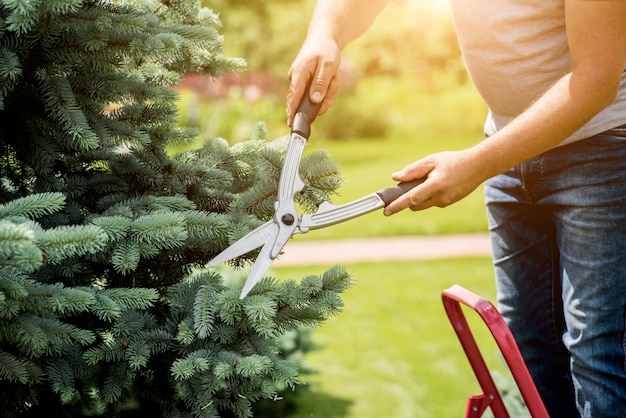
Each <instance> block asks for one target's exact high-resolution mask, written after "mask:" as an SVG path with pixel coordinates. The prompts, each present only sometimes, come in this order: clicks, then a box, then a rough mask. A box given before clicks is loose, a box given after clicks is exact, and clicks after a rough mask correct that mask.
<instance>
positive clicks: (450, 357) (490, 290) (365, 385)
mask: <svg viewBox="0 0 626 418" xmlns="http://www.w3.org/2000/svg"><path fill="white" fill-rule="evenodd" d="M326 267H328V266H304V267H280V268H275V269H274V271H273V272H274V273H275V274H276V275H277V277H279V278H294V279H296V280H298V279H299V278H300V277H303V276H305V275H308V274H322V273H323V272H324V271H325V270H326ZM347 267H348V269H349V270H350V271H352V272H353V274H354V278H355V285H354V287H353V288H351V289H350V290H348V292H347V293H346V294H345V296H344V301H345V308H344V311H343V312H342V313H341V314H339V316H337V317H335V318H331V319H329V320H328V321H327V322H325V323H324V324H323V325H322V326H321V327H319V328H318V329H316V330H315V332H314V333H313V340H314V342H315V343H316V344H317V345H319V349H318V350H315V351H312V352H310V353H309V354H308V355H307V356H306V362H307V363H308V365H309V366H310V368H311V369H313V370H314V372H315V373H314V374H312V375H305V376H304V378H303V381H304V382H306V384H307V385H308V390H307V391H306V392H304V395H302V396H300V397H298V398H297V399H298V401H297V402H298V403H297V406H298V409H297V411H296V413H294V414H292V415H290V416H289V418H306V417H323V418H357V417H358V418H380V417H390V418H401V417H406V418H416V417H437V418H445V417H459V416H462V415H463V413H464V411H465V405H466V400H467V397H468V396H469V395H474V394H478V393H480V390H479V389H478V385H477V384H476V381H475V378H474V375H473V374H472V372H471V369H470V365H469V362H468V361H467V360H466V358H465V355H464V353H463V351H462V348H461V345H460V343H459V342H458V340H457V338H456V335H455V334H454V331H453V329H452V327H451V325H450V323H449V322H448V319H447V316H446V314H445V310H444V309H443V305H442V303H441V291H442V290H444V289H446V288H448V287H449V286H451V285H453V284H460V285H462V286H463V287H466V288H467V289H470V290H472V291H474V292H475V293H478V294H479V295H481V296H483V297H485V298H488V299H489V300H492V301H493V296H494V286H493V280H492V266H491V261H490V259H489V258H483V257H478V258H462V259H454V260H433V261H403V262H384V263H358V264H354V265H349V266H347ZM466 315H467V316H468V319H469V320H470V323H471V324H472V327H473V329H475V330H476V336H477V338H478V340H479V341H480V344H483V352H484V353H485V354H486V356H487V358H488V362H489V364H490V368H492V369H501V367H502V364H501V363H500V362H499V361H498V360H497V356H496V352H497V348H496V346H495V343H493V342H492V340H491V337H490V336H489V333H488V330H487V328H486V327H485V326H484V324H482V323H480V320H479V319H478V317H477V316H476V314H475V313H474V312H472V311H468V312H467V313H466Z"/></svg>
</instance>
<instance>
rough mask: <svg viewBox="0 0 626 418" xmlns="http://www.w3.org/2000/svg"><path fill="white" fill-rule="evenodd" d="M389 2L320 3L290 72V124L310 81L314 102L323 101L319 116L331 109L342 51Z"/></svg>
mask: <svg viewBox="0 0 626 418" xmlns="http://www.w3.org/2000/svg"><path fill="white" fill-rule="evenodd" d="M387 3H388V0H367V1H364V0H318V2H317V4H316V6H315V10H314V12H313V16H312V18H311V22H310V24H309V30H308V34H307V37H306V39H305V41H304V44H303V45H302V48H301V49H300V53H299V54H298V56H297V57H296V59H295V60H294V62H293V64H292V66H291V68H290V70H289V81H290V84H289V93H288V96H287V110H286V113H287V122H288V124H289V125H291V122H292V120H293V115H294V113H295V111H296V108H297V107H298V104H299V103H300V100H301V99H302V96H303V95H304V94H305V91H304V90H305V88H306V85H307V84H308V83H309V82H310V84H311V89H310V91H309V95H310V97H311V100H312V101H313V102H315V103H319V102H322V101H323V103H322V107H321V109H320V113H324V111H326V109H328V107H329V106H330V105H331V103H332V97H333V96H334V95H335V93H336V92H337V88H338V80H337V72H338V70H339V63H340V61H341V57H340V54H341V51H342V50H343V49H344V48H345V47H346V45H348V43H350V42H351V41H352V40H354V39H356V38H358V37H359V36H361V35H362V34H363V33H364V32H365V31H366V30H367V29H368V28H369V27H370V26H371V24H372V22H373V21H374V19H375V18H376V16H378V14H379V13H380V12H381V11H382V10H383V9H384V7H385V5H386V4H387Z"/></svg>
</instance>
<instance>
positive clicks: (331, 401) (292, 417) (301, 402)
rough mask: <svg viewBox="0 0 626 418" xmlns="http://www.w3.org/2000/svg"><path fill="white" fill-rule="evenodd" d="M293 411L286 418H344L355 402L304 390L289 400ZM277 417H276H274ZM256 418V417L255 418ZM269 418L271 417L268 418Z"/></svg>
mask: <svg viewBox="0 0 626 418" xmlns="http://www.w3.org/2000/svg"><path fill="white" fill-rule="evenodd" d="M289 401H290V402H291V403H292V406H293V410H292V411H291V412H290V413H289V414H287V415H281V417H284V418H305V417H306V418H311V417H313V418H342V417H345V416H347V415H348V411H349V409H350V407H351V406H352V404H353V402H352V401H351V400H349V399H342V398H338V397H336V396H333V395H329V394H328V393H323V392H316V391H314V390H310V389H307V390H303V391H302V392H300V393H299V394H298V395H297V396H294V397H293V398H292V399H290V400H289ZM274 417H276V416H274ZM255 418H256V417H255ZM268 418H269V417H268Z"/></svg>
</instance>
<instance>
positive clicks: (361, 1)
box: [308, 0, 389, 49]
mask: <svg viewBox="0 0 626 418" xmlns="http://www.w3.org/2000/svg"><path fill="white" fill-rule="evenodd" d="M387 3H389V1H388V0H318V2H317V4H316V6H315V10H314V12H313V17H312V18H311V23H310V25H309V34H308V37H309V38H313V39H315V38H317V37H319V36H322V37H328V36H330V37H331V38H332V39H333V40H334V41H335V42H336V43H337V45H338V46H339V48H340V49H343V48H345V47H346V45H347V44H348V43H350V42H351V41H353V40H354V39H356V38H358V37H359V36H361V35H362V34H363V33H364V32H365V31H366V30H367V29H368V28H369V27H370V26H371V25H372V23H373V22H374V20H375V19H376V16H378V14H379V13H380V12H381V11H382V10H383V9H384V8H385V6H386V5H387Z"/></svg>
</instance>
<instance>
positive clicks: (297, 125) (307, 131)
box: [291, 83, 322, 139]
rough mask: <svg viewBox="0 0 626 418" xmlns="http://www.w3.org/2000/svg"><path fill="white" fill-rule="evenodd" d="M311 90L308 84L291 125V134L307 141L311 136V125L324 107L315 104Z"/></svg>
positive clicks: (320, 104)
mask: <svg viewBox="0 0 626 418" xmlns="http://www.w3.org/2000/svg"><path fill="white" fill-rule="evenodd" d="M310 90H311V84H310V83H309V84H307V86H306V89H305V90H304V95H303V96H302V101H301V102H300V105H298V110H296V114H295V116H294V118H293V122H292V124H291V132H293V133H297V134H298V135H300V136H302V137H303V138H305V139H309V136H310V135H311V125H312V124H313V121H314V120H315V118H316V117H317V114H318V113H319V111H320V108H321V107H322V102H320V103H313V102H312V101H311V98H310V96H309V94H310Z"/></svg>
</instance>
